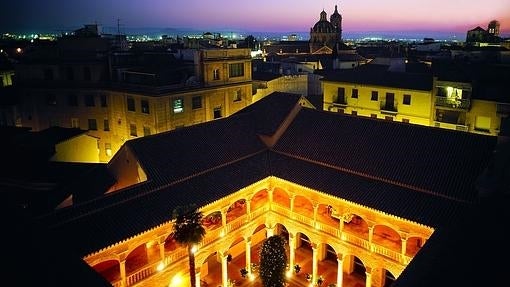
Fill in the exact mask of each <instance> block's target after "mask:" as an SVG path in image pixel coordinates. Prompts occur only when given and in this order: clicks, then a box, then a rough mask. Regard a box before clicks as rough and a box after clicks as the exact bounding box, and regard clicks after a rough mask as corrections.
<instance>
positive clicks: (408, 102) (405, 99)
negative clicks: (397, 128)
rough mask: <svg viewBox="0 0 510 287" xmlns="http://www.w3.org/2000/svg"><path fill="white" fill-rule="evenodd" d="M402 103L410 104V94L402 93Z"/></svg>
mask: <svg viewBox="0 0 510 287" xmlns="http://www.w3.org/2000/svg"><path fill="white" fill-rule="evenodd" d="M402 104H404V105H410V104H411V95H404V101H403V102H402Z"/></svg>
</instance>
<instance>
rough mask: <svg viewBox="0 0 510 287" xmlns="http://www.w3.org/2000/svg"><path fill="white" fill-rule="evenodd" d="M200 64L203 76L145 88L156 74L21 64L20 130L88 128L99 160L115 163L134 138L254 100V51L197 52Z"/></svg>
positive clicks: (233, 109)
mask: <svg viewBox="0 0 510 287" xmlns="http://www.w3.org/2000/svg"><path fill="white" fill-rule="evenodd" d="M195 60H196V61H197V62H196V65H195V67H196V69H195V72H196V74H193V73H192V72H190V73H188V75H192V76H188V77H187V78H184V80H186V81H184V82H178V83H174V84H170V85H168V84H164V83H162V84H159V83H156V84H147V83H146V82H147V78H150V79H157V78H158V74H157V73H150V72H146V71H144V72H141V71H137V70H131V71H129V70H123V69H120V68H119V69H118V70H117V71H115V72H116V73H118V74H119V75H120V76H119V80H118V81H116V82H113V83H109V82H108V81H105V78H106V75H107V74H108V67H106V66H105V64H103V63H97V64H80V65H68V66H66V67H62V65H57V64H37V65H35V64H26V65H20V67H18V71H19V72H18V75H20V82H21V85H20V86H21V87H23V89H22V92H21V95H22V98H23V101H22V103H21V110H22V112H21V114H22V116H21V117H20V118H18V119H17V125H18V126H23V127H31V128H32V129H33V130H34V131H38V130H42V129H45V128H48V127H51V126H61V127H72V128H80V129H85V130H88V132H89V134H90V135H91V136H94V137H97V138H98V150H99V160H100V161H101V162H108V161H109V160H110V159H111V157H112V156H113V154H115V152H116V151H117V150H118V149H119V148H120V146H121V145H122V144H123V143H124V142H125V141H127V140H129V139H132V138H136V137H141V136H147V135H151V134H155V133H160V132H163V131H168V130H172V129H176V128H180V127H184V126H189V125H193V124H196V123H201V122H205V121H209V120H213V119H217V118H221V117H225V116H228V115H230V114H232V113H234V112H236V111H238V110H240V109H242V108H244V107H246V106H247V105H248V104H250V103H251V86H252V84H251V58H250V51H249V49H217V50H205V51H204V50H202V51H196V56H195ZM71 75H72V76H71ZM76 81H78V83H77V84H76V86H77V87H75V86H74V84H75V83H76ZM152 83H154V81H152ZM80 84H83V85H80Z"/></svg>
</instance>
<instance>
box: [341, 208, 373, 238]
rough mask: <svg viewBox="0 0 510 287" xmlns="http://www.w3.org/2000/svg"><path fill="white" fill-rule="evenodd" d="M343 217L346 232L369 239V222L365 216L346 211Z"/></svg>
mask: <svg viewBox="0 0 510 287" xmlns="http://www.w3.org/2000/svg"><path fill="white" fill-rule="evenodd" d="M342 219H343V221H344V228H343V231H344V232H350V233H354V234H356V236H358V237H361V238H363V239H365V240H368V222H367V221H365V220H364V219H363V217H361V216H360V215H358V214H356V213H352V212H346V213H343V214H342Z"/></svg>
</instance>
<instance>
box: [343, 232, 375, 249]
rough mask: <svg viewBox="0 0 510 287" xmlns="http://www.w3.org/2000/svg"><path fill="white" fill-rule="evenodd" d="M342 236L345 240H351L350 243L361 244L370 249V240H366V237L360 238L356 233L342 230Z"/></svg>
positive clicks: (362, 246) (360, 245)
mask: <svg viewBox="0 0 510 287" xmlns="http://www.w3.org/2000/svg"><path fill="white" fill-rule="evenodd" d="M341 238H342V240H343V241H346V242H349V243H351V244H353V245H356V246H359V247H361V248H363V249H366V250H370V242H368V240H366V239H363V238H359V237H358V236H356V235H354V234H349V233H346V232H342V236H341Z"/></svg>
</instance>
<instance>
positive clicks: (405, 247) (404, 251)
mask: <svg viewBox="0 0 510 287" xmlns="http://www.w3.org/2000/svg"><path fill="white" fill-rule="evenodd" d="M401 240H402V250H401V253H402V255H404V256H405V255H406V252H407V238H402V239H401Z"/></svg>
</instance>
